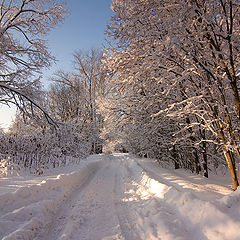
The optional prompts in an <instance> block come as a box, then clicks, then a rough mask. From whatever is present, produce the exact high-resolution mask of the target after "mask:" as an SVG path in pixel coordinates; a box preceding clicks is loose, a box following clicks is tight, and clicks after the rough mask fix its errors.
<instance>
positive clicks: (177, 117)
mask: <svg viewBox="0 0 240 240" xmlns="http://www.w3.org/2000/svg"><path fill="white" fill-rule="evenodd" d="M239 4H240V3H239V1H237V0H235V1H230V0H229V1H222V0H219V1H215V0H212V1H204V0H187V1H185V0H181V1H177V2H176V1H156V0H143V1H139V0H133V1H132V0H131V1H130V0H126V1H122V0H115V1H113V4H112V9H113V11H114V13H115V14H114V16H113V17H112V22H111V24H110V25H109V26H108V28H107V33H108V35H109V37H111V38H112V41H111V42H110V44H109V48H106V54H107V55H108V57H107V59H106V61H105V64H106V66H107V69H108V71H109V72H111V73H112V74H113V77H111V78H109V79H110V81H111V83H112V86H114V85H115V88H117V89H118V91H119V93H120V95H122V96H123V97H125V96H127V95H128V93H129V89H137V90H138V91H139V93H141V94H140V95H141V96H142V97H141V99H144V100H143V101H144V102H145V104H146V105H143V106H147V107H146V110H147V115H148V116H149V117H150V116H151V117H152V118H153V119H155V118H156V119H162V121H160V122H159V123H156V124H157V126H154V125H152V126H151V129H157V128H158V127H159V129H161V128H162V126H163V125H164V122H166V123H168V120H167V119H169V121H170V122H171V121H172V122H175V123H177V124H175V126H176V127H175V130H176V132H175V134H174V137H173V138H172V139H171V141H170V142H173V143H179V142H180V143H183V142H184V144H185V146H187V149H189V151H190V155H191V157H194V159H195V160H194V161H195V162H196V170H197V168H198V167H197V166H198V165H199V160H198V159H199V153H201V154H202V159H203V162H204V164H203V166H204V168H205V171H206V170H207V167H206V164H207V159H206V158H207V154H206V150H207V146H208V145H209V144H210V146H211V144H216V145H217V146H219V147H221V149H222V152H223V154H224V156H225V159H226V162H227V164H228V166H229V170H230V173H231V175H232V179H233V185H234V189H236V188H237V186H238V185H239V182H238V178H237V171H236V166H237V162H236V161H237V158H238V160H239V135H238V134H239V128H238V125H239V92H238V89H239V86H238V80H239V46H240V44H239V41H240V40H239V37H238V36H239V31H240V28H239V24H240V21H239V19H240V13H239V12H238V10H239ZM149 86H153V89H152V90H151V91H149V92H148V88H149V89H151V87H149ZM131 95H132V93H131ZM146 96H147V97H148V99H147V100H145V98H146ZM134 97H136V93H134V94H133V95H132V97H129V99H128V100H129V103H128V106H130V105H131V104H132V103H134ZM138 101H139V100H138ZM140 102H141V103H142V101H140ZM117 104H119V105H120V104H121V103H120V102H118V103H117ZM156 105H158V107H156ZM117 106H118V105H117ZM140 106H141V105H139V106H137V110H138V109H139V108H140ZM129 109H132V108H129ZM133 109H134V108H133ZM135 109H136V108H135ZM149 109H150V111H149ZM125 112H126V110H125ZM128 116H129V112H127V113H126V114H125V115H124V118H128V119H131V117H132V114H130V117H128ZM124 118H123V117H122V119H124ZM122 119H121V120H122ZM146 119H148V118H146ZM149 119H150V118H149ZM164 119H165V120H167V121H165V120H164ZM152 122H154V121H152ZM147 123H148V124H147V125H149V120H148V121H147ZM138 125H140V126H141V128H142V129H143V128H144V127H145V126H147V125H146V122H144V121H140V123H138ZM167 127H168V124H167V125H166V129H167ZM179 128H180V129H179ZM175 130H174V131H175ZM156 132H157V130H156V131H155V135H156ZM166 132H167V131H166ZM170 133H171V131H170ZM170 135H171V136H173V135H172V134H170ZM162 138H163V139H162V142H165V139H170V138H169V136H168V138H166V137H165V136H164V135H162ZM172 140H173V141H172ZM183 140H184V141H183ZM173 146H174V145H173ZM175 149H176V148H175ZM219 149H220V148H219ZM197 171H198V170H197Z"/></svg>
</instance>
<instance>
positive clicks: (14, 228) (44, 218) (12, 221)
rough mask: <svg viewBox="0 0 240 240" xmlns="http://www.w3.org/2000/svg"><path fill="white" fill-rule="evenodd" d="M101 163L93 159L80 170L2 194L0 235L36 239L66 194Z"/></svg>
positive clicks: (13, 239) (9, 239) (11, 239)
mask: <svg viewBox="0 0 240 240" xmlns="http://www.w3.org/2000/svg"><path fill="white" fill-rule="evenodd" d="M101 164H102V162H100V161H96V162H90V163H89V164H86V165H85V166H83V167H82V168H80V170H79V171H77V172H72V173H69V174H61V175H58V176H57V178H55V179H47V180H46V181H42V182H41V183H40V184H38V185H32V186H30V187H22V188H19V189H18V190H17V191H15V192H9V193H6V194H3V195H0V226H1V227H0V239H2V240H16V239H24V240H32V239H34V237H35V236H36V234H37V233H38V232H39V231H41V229H44V228H45V227H46V226H47V225H49V224H51V221H52V219H53V218H54V214H55V213H56V212H57V210H58V207H59V206H60V204H61V203H62V201H64V200H65V199H66V197H67V195H69V194H71V192H73V191H74V190H75V189H76V188H78V187H80V186H81V185H82V184H84V182H86V181H88V178H89V176H92V175H93V174H94V172H95V171H96V170H97V169H99V167H100V165H101Z"/></svg>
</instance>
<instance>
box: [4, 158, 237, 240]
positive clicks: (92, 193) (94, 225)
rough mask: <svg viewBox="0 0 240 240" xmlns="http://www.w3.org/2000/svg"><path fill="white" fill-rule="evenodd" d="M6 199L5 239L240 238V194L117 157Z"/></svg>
mask: <svg viewBox="0 0 240 240" xmlns="http://www.w3.org/2000/svg"><path fill="white" fill-rule="evenodd" d="M96 158H98V160H97V161H93V162H90V163H89V164H86V165H85V166H83V167H81V168H80V169H78V170H76V172H74V173H70V174H63V175H60V176H58V177H57V178H56V179H49V180H46V181H45V182H42V183H41V184H38V185H33V186H28V187H25V188H21V189H19V190H17V191H15V192H10V193H7V194H3V195H1V196H0V213H1V217H0V239H1V238H2V239H3V240H10V239H11V240H14V239H22V240H32V239H35V240H55V239H58V240H100V239H101V240H114V239H115V240H117V239H126V240H152V239H159V240H160V239H161V240H188V239H189V240H193V239H194V240H207V239H209V240H228V239H231V240H237V239H238V240H239V239H240V234H239V228H240V210H239V209H240V208H239V205H240V203H239V202H240V192H239V190H238V191H236V192H234V193H232V192H231V190H230V189H229V188H227V187H224V186H221V185H216V184H213V183H211V184H207V183H205V182H204V181H205V180H204V179H203V180H202V181H203V182H202V183H201V182H196V179H195V180H194V179H191V178H189V177H186V176H185V177H184V176H182V175H181V172H179V174H174V172H171V171H170V170H166V169H161V168H156V167H154V166H153V165H152V166H151V165H149V164H146V163H144V162H143V161H140V160H137V159H134V158H133V157H131V156H129V155H124V154H115V155H102V156H98V157H96Z"/></svg>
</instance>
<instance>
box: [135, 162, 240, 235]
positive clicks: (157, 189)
mask: <svg viewBox="0 0 240 240" xmlns="http://www.w3.org/2000/svg"><path fill="white" fill-rule="evenodd" d="M136 162H137V165H138V166H139V167H140V168H141V169H142V177H141V184H140V186H144V188H142V187H140V188H139V189H138V191H139V194H140V195H142V196H143V197H144V195H146V190H147V192H148V194H149V193H150V194H153V195H154V196H156V197H157V198H159V199H162V200H163V201H164V202H165V203H167V204H169V205H171V206H172V208H173V209H175V211H176V214H177V215H181V217H182V218H183V221H184V222H186V223H187V224H189V225H190V226H192V227H193V228H194V229H192V230H195V231H196V238H195V239H201V240H207V239H209V240H229V239H231V240H239V239H240V234H239V228H240V206H239V205H240V188H238V190H237V191H235V192H232V193H230V194H228V195H226V196H224V197H222V198H219V199H216V200H212V201H206V200H203V199H200V198H199V197H198V194H196V192H194V191H191V190H189V189H183V188H182V189H181V188H176V186H175V185H174V184H172V183H170V182H169V183H167V182H166V180H163V181H162V182H164V183H162V182H159V181H158V180H155V179H154V177H152V176H151V174H152V172H148V170H147V169H145V168H144V167H143V166H142V165H141V164H139V162H138V161H137V160H136ZM159 179H161V176H160V178H159ZM199 230H200V233H203V235H201V234H199V236H197V235H198V234H197V233H198V232H199Z"/></svg>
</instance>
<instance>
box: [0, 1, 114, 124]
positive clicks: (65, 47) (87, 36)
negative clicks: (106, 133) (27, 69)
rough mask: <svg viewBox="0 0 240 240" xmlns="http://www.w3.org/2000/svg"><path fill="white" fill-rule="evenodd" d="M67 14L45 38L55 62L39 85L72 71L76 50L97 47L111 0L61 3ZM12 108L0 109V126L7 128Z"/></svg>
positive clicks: (102, 33)
mask: <svg viewBox="0 0 240 240" xmlns="http://www.w3.org/2000/svg"><path fill="white" fill-rule="evenodd" d="M65 2H66V3H67V8H68V10H69V11H70V14H69V15H68V16H67V17H66V19H65V21H64V23H63V24H60V25H58V26H56V27H55V28H54V29H53V30H52V31H51V32H50V33H49V35H48V36H47V40H48V46H49V50H50V52H51V53H52V54H53V55H54V56H55V57H56V58H57V60H58V61H57V63H56V64H54V65H52V67H51V68H50V69H46V70H44V71H43V73H44V75H43V83H44V85H45V86H47V85H48V82H47V79H48V78H49V77H50V76H51V75H52V74H53V73H54V72H56V71H57V70H60V69H61V70H65V71H70V70H72V61H73V53H74V51H76V50H89V49H91V48H99V49H100V48H101V47H102V44H103V43H104V39H105V36H104V31H105V28H106V25H107V23H108V22H109V20H110V16H111V13H112V12H111V9H110V6H111V2H112V1H111V0H65ZM14 111H15V110H14V108H11V109H9V108H8V107H5V106H0V126H1V127H3V128H7V127H8V126H9V124H10V123H11V120H12V118H13V117H14Z"/></svg>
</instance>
